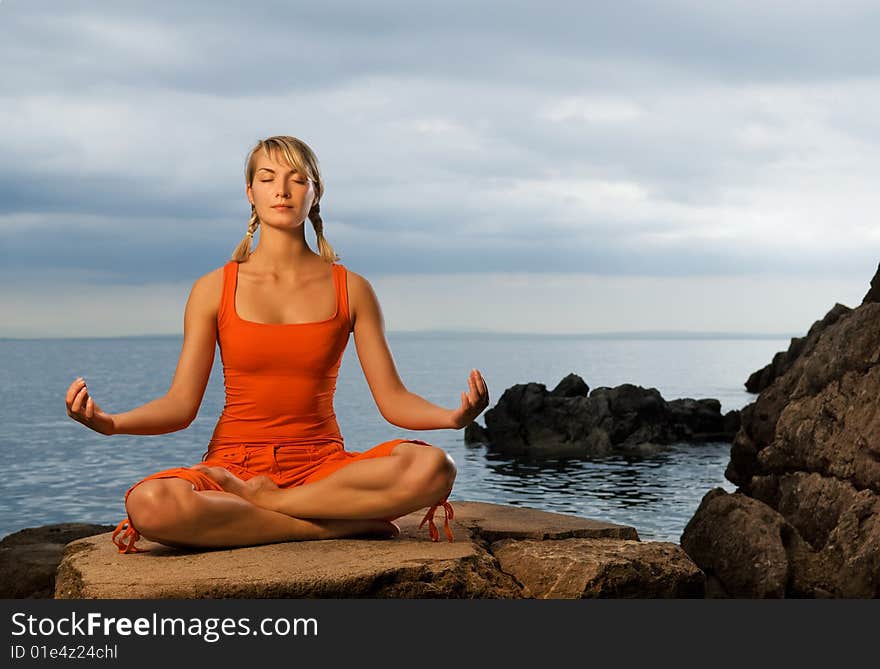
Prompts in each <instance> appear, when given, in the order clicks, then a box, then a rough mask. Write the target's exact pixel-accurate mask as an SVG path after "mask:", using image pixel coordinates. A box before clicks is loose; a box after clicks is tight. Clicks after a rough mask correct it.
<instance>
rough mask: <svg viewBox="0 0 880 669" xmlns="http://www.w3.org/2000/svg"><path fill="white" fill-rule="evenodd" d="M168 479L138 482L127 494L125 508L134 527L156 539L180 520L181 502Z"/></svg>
mask: <svg viewBox="0 0 880 669" xmlns="http://www.w3.org/2000/svg"><path fill="white" fill-rule="evenodd" d="M176 492H177V491H176V490H175V489H174V486H173V485H170V484H169V479H151V480H149V481H144V482H143V483H140V484H138V485H137V486H135V488H134V489H133V490H132V491H131V492H130V493H129V494H128V499H127V500H126V502H125V509H126V511H127V512H128V517H129V518H130V519H131V522H132V524H133V525H134V527H135V529H137V531H138V532H140V533H141V534H142V535H143V536H144V537H146V538H147V539H150V540H156V539H158V538H159V537H162V536H163V535H164V534H165V533H166V530H167V529H168V527H170V526H171V525H172V524H174V523H175V522H179V520H180V511H181V504H180V500H179V499H178V495H177V494H176Z"/></svg>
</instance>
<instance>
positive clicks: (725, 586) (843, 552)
mask: <svg viewBox="0 0 880 669" xmlns="http://www.w3.org/2000/svg"><path fill="white" fill-rule="evenodd" d="M878 274H880V268H878ZM871 284H872V291H873V290H874V288H873V287H874V286H876V285H880V279H878V276H877V275H875V277H874V279H873V280H872V282H871ZM869 295H870V293H869ZM835 309H836V311H837V312H838V313H837V314H836V315H835V316H833V317H831V318H828V317H826V319H827V320H828V323H827V324H826V325H825V326H824V327H822V328H820V329H818V330H816V331H815V332H813V333H812V334H811V335H809V336H808V337H807V341H806V342H805V344H804V345H803V347H802V349H801V351H800V354H799V355H797V357H795V358H794V359H793V360H792V361H790V364H789V365H788V367H787V368H786V369H785V370H784V371H783V372H782V373H781V374H780V375H779V376H777V377H775V378H774V379H773V380H772V382H771V383H770V384H769V385H768V386H767V387H766V388H764V390H763V391H762V392H761V393H760V395H759V396H758V397H757V398H756V400H755V401H754V402H752V403H751V404H749V405H747V406H746V407H744V408H743V409H742V412H741V419H742V425H741V428H740V430H739V432H737V434H736V436H735V438H734V442H733V445H732V447H731V459H730V462H729V463H728V466H727V470H726V472H725V476H726V478H727V479H729V480H730V481H732V482H733V483H735V484H736V485H737V486H739V488H738V490H737V491H736V493H734V494H732V495H731V494H728V493H726V492H724V491H723V490H720V489H716V490H712V491H709V493H707V495H706V496H705V497H704V498H703V500H702V503H701V504H700V507H699V508H698V509H697V511H696V513H695V515H694V517H693V518H692V519H691V520H690V522H689V523H688V525H687V526H686V528H685V530H684V533H683V534H682V537H681V545H682V547H683V548H684V549H685V550H686V551H687V552H688V554H689V555H690V556H691V557H692V558H693V559H694V561H695V562H696V563H697V564H698V565H699V566H700V567H701V568H702V569H703V570H704V571H705V572H706V574H707V581H708V586H707V587H708V588H709V591H710V592H717V593H718V594H719V595H721V596H723V595H724V593H727V594H728V595H730V596H738V597H849V598H853V597H878V596H880V498H878V495H880V410H878V407H880V404H878V401H877V398H878V397H880V364H878V363H880V302H877V301H873V300H870V299H868V296H867V295H866V298H865V299H864V300H863V301H862V304H861V305H860V306H859V307H857V308H856V309H851V310H846V311H844V310H840V309H837V307H835ZM832 311H834V310H832ZM829 313H831V312H829Z"/></svg>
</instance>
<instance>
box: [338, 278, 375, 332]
mask: <svg viewBox="0 0 880 669" xmlns="http://www.w3.org/2000/svg"><path fill="white" fill-rule="evenodd" d="M345 273H346V275H347V279H348V312H349V314H350V315H351V324H352V327H354V324H355V323H356V322H357V314H358V309H360V310H361V312H363V313H366V314H368V313H372V312H373V311H374V310H375V308H376V305H377V304H378V299H377V298H376V293H375V291H374V290H373V286H372V285H371V284H370V282H369V281H368V280H367V278H366V277H364V276H362V275H360V274H358V273H357V272H353V271H352V270H350V269H348V268H347V267H346V268H345Z"/></svg>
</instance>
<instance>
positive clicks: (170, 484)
mask: <svg viewBox="0 0 880 669" xmlns="http://www.w3.org/2000/svg"><path fill="white" fill-rule="evenodd" d="M245 181H246V186H247V187H246V193H247V197H248V200H249V201H250V205H251V212H252V213H251V218H250V221H249V224H248V229H247V233H246V235H245V237H244V239H243V240H242V242H241V243H240V244H239V245H238V247H237V248H236V250H235V251H234V253H233V255H232V258H231V260H230V261H229V262H227V263H226V264H225V265H223V266H222V267H218V268H217V269H215V270H213V271H211V272H208V273H207V274H205V275H204V276H201V277H199V278H198V279H197V280H196V281H195V283H194V284H193V286H192V290H191V292H190V295H189V299H188V301H187V303H186V310H185V315H184V338H183V347H182V350H181V353H180V360H179V362H178V365H177V369H176V371H175V373H174V378H173V380H172V382H171V386H170V388H169V390H168V392H167V393H166V394H165V395H164V396H162V397H159V398H157V399H155V400H152V401H151V402H148V403H146V404H144V405H142V406H140V407H137V408H136V409H132V410H131V411H127V412H124V413H119V414H108V413H105V412H103V411H101V408H100V407H99V406H98V404H97V403H96V402H95V399H94V398H93V397H92V396H91V395H90V394H89V392H88V388H87V386H86V381H85V379H84V378H82V377H80V378H77V379H76V380H74V382H73V383H72V384H71V385H70V387H69V388H68V390H67V395H66V404H67V414H68V416H70V417H71V418H73V419H74V420H76V421H78V422H80V423H82V424H83V425H86V426H87V427H89V428H91V429H93V430H95V431H97V432H99V433H101V434H105V435H113V434H165V433H168V432H173V431H175V430H182V429H184V428H186V427H187V426H188V425H189V424H190V423H191V422H192V421H193V420H194V419H195V417H196V415H197V414H198V409H199V406H200V405H201V402H202V398H203V396H204V392H205V388H206V386H207V384H208V378H209V375H210V372H211V368H212V366H213V363H214V351H215V347H216V346H217V345H219V348H220V355H221V359H222V361H223V375H224V383H225V387H226V402H225V405H224V407H223V411H222V413H221V415H220V417H219V419H218V421H217V424H216V426H215V428H214V432H213V434H212V437H211V440H210V442H209V444H208V448H207V450H206V451H205V453H204V454H202V461H201V462H200V463H199V464H197V465H193V466H192V467H175V468H173V469H167V470H163V471H160V472H156V473H154V474H151V475H150V476H147V477H146V478H145V479H143V480H141V481H138V482H137V483H135V484H134V485H133V486H131V487H130V488H129V489H128V491H127V492H126V493H125V509H126V513H127V517H126V518H125V519H123V520H122V521H121V522H120V523H119V525H118V526H117V528H116V531H115V532H114V533H113V536H112V540H113V542H114V544H116V546H117V547H118V549H119V552H120V553H137V552H142V551H143V550H144V549H143V548H139V547H137V546H135V543H136V542H137V541H138V540H139V539H140V537H141V536H144V537H146V538H147V539H149V540H151V541H156V542H159V543H162V544H165V545H169V546H177V547H184V548H191V547H225V546H228V547H232V546H249V545H257V544H266V543H274V542H281V541H294V540H305V539H329V538H339V537H351V536H366V537H384V538H393V537H396V536H397V535H398V534H399V532H400V528H399V527H398V526H397V525H396V524H395V523H394V522H392V521H393V520H395V519H396V518H399V517H401V516H403V515H406V514H408V513H412V512H413V511H417V510H419V509H422V508H424V507H429V509H428V512H427V513H426V515H425V517H424V519H423V520H422V523H424V522H425V521H427V522H428V531H429V533H430V537H431V539H432V540H433V541H437V540H438V538H439V532H438V531H437V528H436V526H435V525H434V521H433V514H434V511H435V510H436V509H437V508H438V507H439V506H443V509H444V516H445V524H444V525H445V526H444V530H445V533H446V537H447V538H448V540H449V541H452V540H453V535H452V532H451V530H450V528H449V519H450V518H451V517H452V514H453V509H452V506H451V504H450V503H449V501H448V499H447V498H448V496H449V494H450V492H451V491H452V486H453V484H454V481H455V476H456V467H455V463H454V462H453V460H452V458H451V457H450V456H449V455H448V454H447V453H446V452H445V451H443V450H442V449H441V448H438V447H436V446H434V445H432V444H429V443H428V442H425V441H420V440H418V439H392V440H390V441H386V442H383V443H381V444H378V445H376V446H374V447H372V448H370V449H369V450H367V451H365V452H353V451H348V450H346V449H345V448H344V443H343V438H342V434H341V432H340V428H339V425H338V424H337V421H336V414H335V411H334V408H333V398H334V394H335V391H336V379H337V375H338V371H339V365H340V362H341V360H342V354H343V352H344V350H345V347H346V345H347V343H348V340H349V335H350V333H352V332H353V333H354V340H355V345H356V347H357V354H358V359H359V361H360V364H361V367H362V369H363V371H364V376H365V377H366V381H367V384H368V385H369V388H370V392H371V393H372V396H373V399H374V400H375V402H376V406H377V407H378V409H379V411H380V413H381V414H382V416H383V417H384V418H385V419H386V420H387V421H388V422H389V423H392V424H393V425H396V426H398V427H401V428H403V429H407V430H436V429H443V428H448V429H460V428H462V427H464V426H466V425H468V424H469V423H470V422H471V421H473V420H474V419H475V418H476V417H477V416H478V415H479V414H480V413H481V412H482V411H483V410H484V409H485V408H486V406H487V405H488V402H489V399H488V398H489V395H488V389H487V387H486V383H485V381H484V380H483V378H482V376H481V374H480V372H479V371H478V370H476V369H473V370H471V371H470V374H469V376H468V379H467V386H468V389H467V391H463V392H462V393H461V398H460V405H459V406H458V407H457V408H455V409H446V408H443V407H440V406H437V405H436V404H432V403H431V402H428V401H427V400H425V399H423V398H421V397H419V396H418V395H416V394H414V393H412V392H410V391H409V390H408V389H407V388H406V387H405V386H404V384H403V382H402V381H401V379H400V377H399V376H398V373H397V370H396V368H395V365H394V360H393V358H392V356H391V353H390V351H389V348H388V343H387V341H386V338H385V325H384V320H383V316H382V310H381V307H380V305H379V302H378V299H377V297H376V294H375V293H374V291H373V289H372V286H371V285H370V283H369V281H367V279H365V278H364V277H363V276H361V275H359V274H357V273H355V272H352V271H350V270H348V269H347V268H346V267H345V266H344V265H342V264H340V263H338V262H337V260H338V259H339V258H338V257H337V255H336V253H335V252H334V250H333V247H331V246H330V244H329V243H328V242H327V240H326V239H325V238H324V230H323V227H324V225H323V221H322V220H321V216H320V213H319V211H320V209H319V202H320V200H321V198H322V196H323V194H324V182H323V179H322V177H321V174H320V171H319V165H318V160H317V158H316V157H315V155H314V153H313V151H312V150H311V148H310V147H309V146H308V145H307V144H305V143H304V142H302V141H301V140H299V139H297V138H295V137H289V136H275V137H269V138H267V139H264V140H261V141H260V142H258V143H257V145H256V146H254V147H253V149H252V150H251V151H250V153H249V155H248V158H247V162H246V167H245ZM306 218H308V219H309V220H310V221H311V222H312V225H313V227H314V230H315V235H316V238H317V245H318V250H319V253H314V252H313V251H312V250H311V249H310V248H309V246H308V244H307V243H306V238H305V227H304V226H305V219H306ZM258 226H259V229H260V242H259V245H258V246H257V247H256V248H255V249H254V250H253V251H252V250H251V240H252V238H253V236H254V233H255V232H256V230H257V227H258ZM419 527H421V525H420V526H419Z"/></svg>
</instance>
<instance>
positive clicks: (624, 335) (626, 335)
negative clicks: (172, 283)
mask: <svg viewBox="0 0 880 669" xmlns="http://www.w3.org/2000/svg"><path fill="white" fill-rule="evenodd" d="M386 333H387V334H388V335H411V336H427V337H432V336H448V335H459V336H462V335H466V336H471V337H509V338H528V337H547V338H556V339H631V340H639V339H792V338H794V337H802V336H803V333H767V332H687V331H675V330H657V331H644V332H638V331H635V332H584V333H556V332H504V331H493V330H387V331H386ZM182 338H183V333H180V334H142V335H118V336H108V337H0V341H41V340H46V341H55V340H61V339H63V340H68V341H69V340H76V339H84V340H101V339H182Z"/></svg>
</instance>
